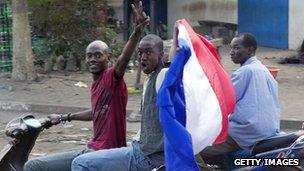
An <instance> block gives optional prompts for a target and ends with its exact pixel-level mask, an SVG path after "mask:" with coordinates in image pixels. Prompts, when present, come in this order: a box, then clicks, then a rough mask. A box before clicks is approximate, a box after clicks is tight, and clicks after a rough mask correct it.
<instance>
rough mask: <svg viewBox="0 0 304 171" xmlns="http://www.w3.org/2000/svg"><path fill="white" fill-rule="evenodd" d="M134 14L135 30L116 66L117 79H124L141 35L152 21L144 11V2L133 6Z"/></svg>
mask: <svg viewBox="0 0 304 171" xmlns="http://www.w3.org/2000/svg"><path fill="white" fill-rule="evenodd" d="M132 9H133V13H134V16H135V29H134V31H133V33H132V34H131V36H130V37H129V40H128V42H127V43H126V45H125V47H124V48H123V50H122V53H121V55H120V56H119V58H118V60H117V62H116V63H115V65H114V69H115V77H116V79H120V78H121V77H123V75H124V73H125V71H126V68H127V66H128V63H129V61H130V58H131V56H132V54H133V52H134V50H135V47H136V45H137V43H138V41H139V39H140V35H141V33H142V31H143V29H144V27H145V26H146V25H147V24H148V23H149V21H150V19H149V17H148V16H147V15H146V14H145V12H144V11H143V6H142V2H141V1H139V5H138V6H137V7H136V6H135V5H134V4H132Z"/></svg>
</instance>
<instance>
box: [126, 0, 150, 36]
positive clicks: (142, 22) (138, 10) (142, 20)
mask: <svg viewBox="0 0 304 171" xmlns="http://www.w3.org/2000/svg"><path fill="white" fill-rule="evenodd" d="M131 7H132V10H133V14H134V17H135V24H136V25H135V31H139V30H141V29H143V28H144V27H145V26H146V25H147V24H148V23H149V21H150V17H149V16H147V15H146V13H145V12H144V10H143V6H142V2H141V1H139V4H138V6H137V7H136V6H135V5H134V4H131Z"/></svg>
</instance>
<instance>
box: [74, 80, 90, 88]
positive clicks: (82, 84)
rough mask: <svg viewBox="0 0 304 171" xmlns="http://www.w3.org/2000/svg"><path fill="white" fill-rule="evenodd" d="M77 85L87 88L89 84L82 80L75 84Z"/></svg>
mask: <svg viewBox="0 0 304 171" xmlns="http://www.w3.org/2000/svg"><path fill="white" fill-rule="evenodd" d="M74 85H75V86H77V87H84V88H87V87H88V85H87V84H86V83H84V82H82V81H78V83H76V84H74Z"/></svg>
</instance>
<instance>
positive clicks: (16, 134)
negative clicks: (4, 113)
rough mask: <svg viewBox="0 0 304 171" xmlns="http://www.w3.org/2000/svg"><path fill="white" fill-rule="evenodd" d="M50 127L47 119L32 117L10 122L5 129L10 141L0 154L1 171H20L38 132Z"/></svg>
mask: <svg viewBox="0 0 304 171" xmlns="http://www.w3.org/2000/svg"><path fill="white" fill-rule="evenodd" d="M51 126H52V123H51V120H50V119H49V118H41V119H35V117H34V116H33V115H25V116H21V117H19V118H16V119H13V120H12V121H10V122H9V123H8V124H7V126H6V128H5V134H6V136H8V137H10V138H11V139H10V141H9V143H8V144H7V145H6V146H5V147H4V148H3V149H2V150H1V152H0V168H1V170H2V171H22V170H23V166H24V164H25V162H26V161H27V160H28V157H29V154H30V152H31V150H32V149H33V147H34V144H35V141H36V139H37V137H38V136H39V134H40V132H41V131H42V130H44V129H47V128H49V127H51Z"/></svg>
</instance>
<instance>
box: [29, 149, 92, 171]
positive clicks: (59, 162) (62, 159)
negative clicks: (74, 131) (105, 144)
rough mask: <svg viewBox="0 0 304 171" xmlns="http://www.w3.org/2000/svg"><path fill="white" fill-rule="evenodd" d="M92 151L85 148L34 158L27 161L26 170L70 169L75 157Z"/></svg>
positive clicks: (66, 170) (68, 170) (60, 170)
mask: <svg viewBox="0 0 304 171" xmlns="http://www.w3.org/2000/svg"><path fill="white" fill-rule="evenodd" d="M92 151H94V150H92V149H88V148H83V149H77V150H71V151H66V152H62V153H55V154H50V155H47V156H43V157H39V158H36V159H32V160H29V161H28V162H26V163H25V165H24V171H70V170H71V163H72V161H73V159H74V158H76V157H77V156H80V155H82V154H84V153H88V152H92Z"/></svg>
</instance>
